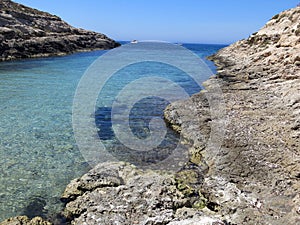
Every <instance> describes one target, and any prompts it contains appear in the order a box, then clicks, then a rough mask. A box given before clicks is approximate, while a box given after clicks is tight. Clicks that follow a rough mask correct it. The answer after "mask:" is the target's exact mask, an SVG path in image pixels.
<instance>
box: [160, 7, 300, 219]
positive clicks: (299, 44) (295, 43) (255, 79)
mask: <svg viewBox="0 0 300 225" xmlns="http://www.w3.org/2000/svg"><path fill="white" fill-rule="evenodd" d="M299 29H300V7H296V8H294V9H291V10H287V11H285V12H283V13H281V14H279V15H276V16H274V17H273V18H272V19H271V20H270V21H269V22H268V23H267V24H266V25H265V26H264V27H263V28H262V29H261V30H260V31H259V32H257V33H256V34H253V35H251V36H250V37H249V38H248V39H246V40H242V41H239V42H237V43H235V44H233V45H231V46H229V47H227V48H224V49H222V50H220V51H219V52H218V53H216V54H215V55H214V56H212V57H211V59H212V60H213V61H215V63H216V64H217V66H218V74H217V76H216V77H214V78H212V79H211V80H210V81H209V82H208V85H207V89H208V90H207V91H206V92H204V91H203V92H202V93H200V94H197V95H195V96H193V97H192V98H191V99H189V100H187V101H183V102H176V103H174V104H172V105H170V106H169V107H168V108H167V109H166V111H165V117H166V119H167V120H168V121H169V122H170V123H171V124H172V125H173V126H174V127H175V128H176V129H177V130H179V131H180V132H181V133H182V135H183V136H184V137H186V138H187V139H188V140H191V142H192V143H194V147H193V149H192V151H191V154H192V156H193V157H194V158H196V159H197V157H198V158H199V157H200V158H201V157H202V160H204V161H205V162H206V163H207V165H208V168H209V169H208V173H207V174H206V178H205V180H204V182H203V185H202V187H201V193H202V194H203V195H204V196H205V198H207V200H208V203H209V204H210V205H209V207H210V208H211V209H212V210H214V211H216V212H217V213H218V214H219V215H220V216H221V217H222V218H225V219H226V220H227V221H229V222H231V223H232V224H270V225H271V224H272V225H274V224H275V225H276V224H290V225H292V224H300V126H299V121H300V95H299V94H300V63H299V53H300V30H299ZM213 85H218V86H219V87H220V88H221V89H222V91H223V100H224V102H225V108H226V111H227V113H226V116H224V117H223V122H222V120H219V121H218V120H216V118H214V117H212V116H210V117H209V116H208V115H209V112H210V106H209V104H208V103H207V100H206V99H207V98H206V97H207V96H206V95H207V92H208V93H209V92H210V91H209V90H210V89H212V87H213ZM208 117H209V118H208ZM219 119H220V118H219ZM214 123H216V124H218V126H220V127H222V124H223V125H224V127H226V130H225V133H224V136H223V144H222V145H221V146H220V148H217V149H216V148H213V147H214V146H207V143H208V142H209V141H208V137H209V132H210V130H209V129H207V127H212V125H213V124H214ZM189 124H193V125H192V126H191V125H189ZM225 124H227V126H225ZM218 138H221V137H218ZM218 138H217V139H218ZM196 161H197V160H196Z"/></svg>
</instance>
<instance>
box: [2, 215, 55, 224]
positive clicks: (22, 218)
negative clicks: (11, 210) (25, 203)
mask: <svg viewBox="0 0 300 225" xmlns="http://www.w3.org/2000/svg"><path fill="white" fill-rule="evenodd" d="M0 225H52V223H50V222H47V221H44V220H43V219H42V218H41V217H35V218H33V219H29V218H28V217H26V216H18V217H14V218H10V219H7V220H5V221H3V222H1V223H0Z"/></svg>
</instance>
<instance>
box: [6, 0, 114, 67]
mask: <svg viewBox="0 0 300 225" xmlns="http://www.w3.org/2000/svg"><path fill="white" fill-rule="evenodd" d="M117 46H119V44H118V43H116V42H115V41H113V40H112V39H110V38H108V37H107V36H105V35H104V34H100V33H96V32H92V31H86V30H83V29H77V28H74V27H72V26H70V25H69V24H67V23H66V22H64V21H63V20H61V19H60V18H59V17H57V16H54V15H51V14H49V13H46V12H41V11H39V10H36V9H32V8H29V7H26V6H24V5H21V4H17V3H15V2H12V1H10V0H1V2H0V61H4V60H11V59H19V58H33V57H45V56H53V55H64V54H68V53H73V52H76V51H87V50H93V49H111V48H114V47H117Z"/></svg>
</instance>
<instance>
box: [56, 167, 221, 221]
mask: <svg viewBox="0 0 300 225" xmlns="http://www.w3.org/2000/svg"><path fill="white" fill-rule="evenodd" d="M182 176H184V175H183V174H182ZM181 179H184V178H183V177H181ZM181 179H180V178H179V177H177V178H176V177H175V176H174V175H172V174H168V173H161V172H154V171H150V170H149V171H142V170H139V169H137V168H135V167H134V166H132V165H130V164H127V163H122V162H116V163H103V164H99V165H97V166H96V167H95V168H94V169H92V170H91V171H90V172H88V173H87V174H85V175H84V176H83V177H81V178H79V179H76V180H73V181H72V182H71V183H70V184H69V185H68V187H67V188H66V190H65V192H64V194H63V196H62V199H63V200H64V201H66V202H68V203H67V205H66V209H65V211H64V214H65V216H66V217H67V218H68V219H69V220H70V221H71V224H74V225H75V224H78V225H79V224H80V225H84V224H89V225H90V224H91V225H92V224H97V225H102V224H103V225H104V224H120V225H121V224H122V225H127V224H128V225H131V224H172V225H175V224H211V222H215V223H216V224H220V225H222V224H224V223H223V222H222V221H221V220H219V219H218V218H216V217H213V216H211V217H207V216H203V212H201V211H199V210H197V204H195V203H197V201H199V200H200V197H199V195H198V196H197V194H195V193H193V192H192V191H191V190H189V191H190V192H189V194H187V191H188V190H187V188H186V187H183V186H181V188H183V189H185V190H186V192H185V193H184V192H182V191H180V190H179V189H178V184H179V183H180V180H181ZM197 183H199V184H200V183H201V179H199V181H198V182H196V183H194V185H196V186H197ZM180 184H181V185H183V183H182V182H181V183H180ZM181 221H183V222H182V223H181ZM217 222H218V223H217Z"/></svg>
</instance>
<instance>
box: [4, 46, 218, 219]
mask: <svg viewBox="0 0 300 225" xmlns="http://www.w3.org/2000/svg"><path fill="white" fill-rule="evenodd" d="M184 47H187V48H189V49H191V50H192V51H194V52H195V53H196V54H198V55H199V56H200V57H201V58H204V57H205V56H208V55H211V54H213V53H214V52H216V51H217V50H218V49H220V48H222V47H224V46H220V45H199V44H186V45H184ZM103 53H105V51H95V52H89V53H78V54H74V55H70V56H65V57H53V58H47V59H33V60H21V61H14V62H2V63H0V103H1V105H0V109H1V111H0V118H1V119H0V165H1V166H0V220H3V219H5V218H8V217H11V216H16V215H21V214H22V215H23V214H26V215H29V216H35V215H43V216H44V217H52V216H53V215H55V213H58V212H59V211H60V209H61V207H62V205H61V203H60V200H59V197H60V195H61V193H62V191H63V190H64V188H65V186H66V185H67V184H68V182H69V181H70V180H71V179H73V178H75V177H78V176H80V175H82V174H83V173H84V172H86V171H87V170H89V169H90V167H89V165H88V164H87V163H86V162H85V160H84V158H83V157H82V156H81V154H80V151H79V150H78V148H77V146H76V144H75V139H74V136H73V131H72V101H73V96H74V93H75V90H76V86H77V84H78V82H79V80H80V78H81V76H82V75H83V74H84V72H85V70H86V69H87V68H88V66H89V65H90V64H91V63H92V62H93V61H94V60H95V59H96V58H97V57H98V56H100V55H102V54H103ZM208 65H209V66H210V68H211V69H212V70H214V67H213V64H212V63H211V62H208ZM161 67H162V65H159V64H157V63H156V64H155V63H152V64H151V63H150V64H147V65H146V64H140V65H136V66H129V67H127V68H125V69H124V70H123V71H120V72H119V73H118V74H116V76H113V77H112V79H111V80H110V81H109V82H108V85H107V88H106V89H105V88H104V90H103V91H102V92H101V94H100V96H99V99H98V103H97V111H96V113H95V121H96V124H97V126H98V127H99V128H101V129H100V131H99V137H100V138H101V139H102V140H104V141H105V143H106V145H107V146H110V148H111V149H112V152H113V153H114V154H116V155H118V157H119V158H120V159H122V160H127V161H132V162H137V159H135V158H134V157H135V156H134V154H132V153H129V154H127V153H126V151H124V149H122V148H123V147H122V145H121V144H120V143H118V141H117V140H116V138H115V137H114V133H113V131H112V129H111V121H110V107H109V105H110V101H111V98H110V97H109V96H113V95H114V92H116V91H118V89H119V88H121V87H122V85H124V84H126V82H130V80H128V78H127V77H126V76H125V75H124V74H128V73H130V74H136V75H137V76H138V71H139V70H140V69H144V73H145V74H147V71H148V72H149V73H150V72H153V71H155V73H164V74H165V75H166V76H167V77H168V76H169V77H172V76H173V78H174V79H175V80H176V82H177V83H180V84H181V85H183V86H185V88H186V90H187V91H188V93H189V94H193V93H196V92H198V91H199V87H198V86H197V85H195V83H193V81H192V80H189V79H187V77H186V76H184V74H181V73H179V72H178V71H176V70H174V68H168V67H165V68H164V69H162V68H161ZM130 79H136V77H135V76H131V78H130ZM167 104H168V102H166V101H164V100H162V99H157V98H148V99H143V100H141V101H140V102H138V103H137V104H136V105H135V107H134V108H133V110H132V112H131V114H130V115H131V119H132V120H131V124H130V126H131V128H132V130H133V132H134V133H135V134H136V135H137V136H139V137H145V136H147V135H148V134H147V121H149V119H151V117H153V116H157V115H162V109H164V108H165V106H166V105H167ZM145 121H146V122H145ZM168 137H169V138H168V139H166V142H165V143H163V145H162V146H161V148H162V149H168V148H172V143H173V142H174V140H175V139H176V138H177V137H176V134H174V133H172V131H170V133H169V134H168ZM119 149H122V153H121V154H118V151H119ZM166 154H168V153H166ZM138 158H139V157H138ZM145 160H148V161H151V160H155V159H153V156H150V157H148V158H147V159H145Z"/></svg>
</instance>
